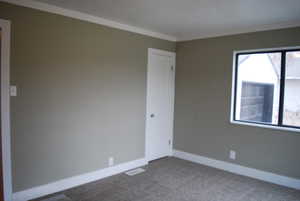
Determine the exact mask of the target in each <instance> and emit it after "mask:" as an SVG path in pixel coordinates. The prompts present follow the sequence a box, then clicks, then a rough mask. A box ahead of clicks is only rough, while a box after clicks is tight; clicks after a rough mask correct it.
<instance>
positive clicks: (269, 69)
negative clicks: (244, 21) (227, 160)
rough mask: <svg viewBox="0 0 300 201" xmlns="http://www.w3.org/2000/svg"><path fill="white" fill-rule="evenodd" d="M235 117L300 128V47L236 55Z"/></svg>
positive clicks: (247, 120) (250, 121) (244, 120)
mask: <svg viewBox="0 0 300 201" xmlns="http://www.w3.org/2000/svg"><path fill="white" fill-rule="evenodd" d="M234 76H235V77H234V79H235V86H234V116H233V118H234V119H233V120H235V121H241V122H248V123H257V124H266V125H273V126H281V127H296V128H298V127H299V128H300V50H276V51H269V52H266V51H264V52H253V53H252V52H250V53H244V52H243V53H238V54H236V64H235V75H234Z"/></svg>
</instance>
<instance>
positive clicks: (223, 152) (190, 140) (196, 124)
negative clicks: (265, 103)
mask: <svg viewBox="0 0 300 201" xmlns="http://www.w3.org/2000/svg"><path fill="white" fill-rule="evenodd" d="M285 46H300V28H292V29H284V30H276V31H266V32H257V33H249V34H240V35H233V36H225V37H217V38H208V39H201V40H193V41H186V42H179V43H177V47H176V52H177V67H176V98H175V131H174V132H175V134H174V135H175V139H174V142H175V149H178V150H182V151H185V152H190V153H194V154H198V155H201V156H206V157H209V158H214V159H218V160H223V161H230V160H229V159H228V158H229V157H228V156H229V150H231V149H232V150H235V151H237V160H236V161H230V162H234V163H238V164H241V165H243V166H247V167H251V168H257V169H260V170H265V171H269V172H273V173H276V174H280V175H286V176H290V177H295V178H299V179H300V160H299V151H300V133H296V132H286V131H280V130H272V129H264V128H258V127H249V126H242V125H234V124H230V118H229V117H230V101H231V76H232V58H233V51H234V50H248V49H259V48H273V47H285ZM257 73H259V72H257Z"/></svg>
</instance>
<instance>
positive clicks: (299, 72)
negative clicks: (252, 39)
mask: <svg viewBox="0 0 300 201" xmlns="http://www.w3.org/2000/svg"><path fill="white" fill-rule="evenodd" d="M298 55H299V54H298ZM242 56H243V57H242V58H241V59H240V61H239V64H241V63H243V62H245V61H246V60H247V59H249V58H250V56H251V55H242ZM267 57H268V58H269V60H270V62H271V64H272V66H273V69H274V71H275V73H276V75H277V77H278V79H280V73H281V72H280V71H281V69H280V68H281V55H280V54H273V53H272V54H267ZM286 79H289V80H292V79H297V80H298V79H299V80H300V56H296V55H293V53H289V54H287V60H286Z"/></svg>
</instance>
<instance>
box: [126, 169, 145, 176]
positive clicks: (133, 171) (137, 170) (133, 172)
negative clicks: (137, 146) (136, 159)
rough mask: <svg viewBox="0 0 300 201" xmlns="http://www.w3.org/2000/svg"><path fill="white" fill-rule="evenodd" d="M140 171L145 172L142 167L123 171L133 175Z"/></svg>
mask: <svg viewBox="0 0 300 201" xmlns="http://www.w3.org/2000/svg"><path fill="white" fill-rule="evenodd" d="M142 172H145V170H144V169H143V168H137V169H134V170H130V171H128V172H125V174H127V175H128V176H134V175H137V174H140V173H142Z"/></svg>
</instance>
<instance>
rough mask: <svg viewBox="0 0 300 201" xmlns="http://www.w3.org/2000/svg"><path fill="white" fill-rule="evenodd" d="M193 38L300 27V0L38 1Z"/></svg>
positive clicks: (183, 37)
mask: <svg viewBox="0 0 300 201" xmlns="http://www.w3.org/2000/svg"><path fill="white" fill-rule="evenodd" d="M36 1H39V2H43V3H47V4H51V5H55V6H58V7H62V8H66V9H71V10H76V11H79V12H83V13H86V14H90V15H93V16H97V17H101V18H105V19H108V20H112V21H116V22H119V23H122V24H126V25H131V26H135V27H139V28H143V29H146V30H150V31H153V32H158V33H162V34H166V35H169V36H173V37H176V38H177V40H189V39H195V38H204V37H211V36H219V35H228V34H234V33H244V32H252V31H259V30H268V29H276V28H284V27H292V26H300V0H36Z"/></svg>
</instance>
